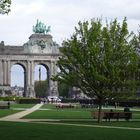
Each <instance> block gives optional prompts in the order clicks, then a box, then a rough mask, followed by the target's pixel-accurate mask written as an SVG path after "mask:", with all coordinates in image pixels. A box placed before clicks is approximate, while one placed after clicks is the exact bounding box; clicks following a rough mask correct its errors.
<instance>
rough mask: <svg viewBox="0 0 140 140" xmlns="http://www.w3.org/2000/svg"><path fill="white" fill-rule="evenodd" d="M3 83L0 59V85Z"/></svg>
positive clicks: (0, 61)
mask: <svg viewBox="0 0 140 140" xmlns="http://www.w3.org/2000/svg"><path fill="white" fill-rule="evenodd" d="M2 85H3V62H2V60H0V86H2Z"/></svg>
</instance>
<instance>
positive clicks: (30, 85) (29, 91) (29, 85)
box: [25, 61, 35, 97]
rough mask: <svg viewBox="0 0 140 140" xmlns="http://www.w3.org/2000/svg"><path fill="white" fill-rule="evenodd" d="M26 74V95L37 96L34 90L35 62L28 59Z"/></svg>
mask: <svg viewBox="0 0 140 140" xmlns="http://www.w3.org/2000/svg"><path fill="white" fill-rule="evenodd" d="M25 75H26V78H25V79H26V83H25V84H26V87H25V88H26V95H25V96H27V97H35V91H34V62H33V61H27V73H26V74H25Z"/></svg>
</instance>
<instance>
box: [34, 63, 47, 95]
mask: <svg viewBox="0 0 140 140" xmlns="http://www.w3.org/2000/svg"><path fill="white" fill-rule="evenodd" d="M48 72H49V70H48V67H47V66H45V65H43V64H38V65H36V66H35V78H34V79H35V81H34V89H35V94H36V97H39V98H44V97H46V96H47V94H48V90H49V88H48V87H49V80H48V79H49V74H48Z"/></svg>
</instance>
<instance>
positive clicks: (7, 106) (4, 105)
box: [0, 103, 9, 109]
mask: <svg viewBox="0 0 140 140" xmlns="http://www.w3.org/2000/svg"><path fill="white" fill-rule="evenodd" d="M0 109H9V105H8V104H7V103H0Z"/></svg>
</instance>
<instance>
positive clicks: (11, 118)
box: [0, 104, 43, 122]
mask: <svg viewBox="0 0 140 140" xmlns="http://www.w3.org/2000/svg"><path fill="white" fill-rule="evenodd" d="M42 105H43V104H37V105H35V106H33V107H32V108H29V109H26V110H24V111H21V112H18V113H15V114H12V115H9V116H6V117H3V118H0V121H16V122H27V120H26V119H21V118H22V117H24V116H26V115H28V114H30V113H32V112H34V111H36V110H38V109H39V108H40V107H41V106H42Z"/></svg>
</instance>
